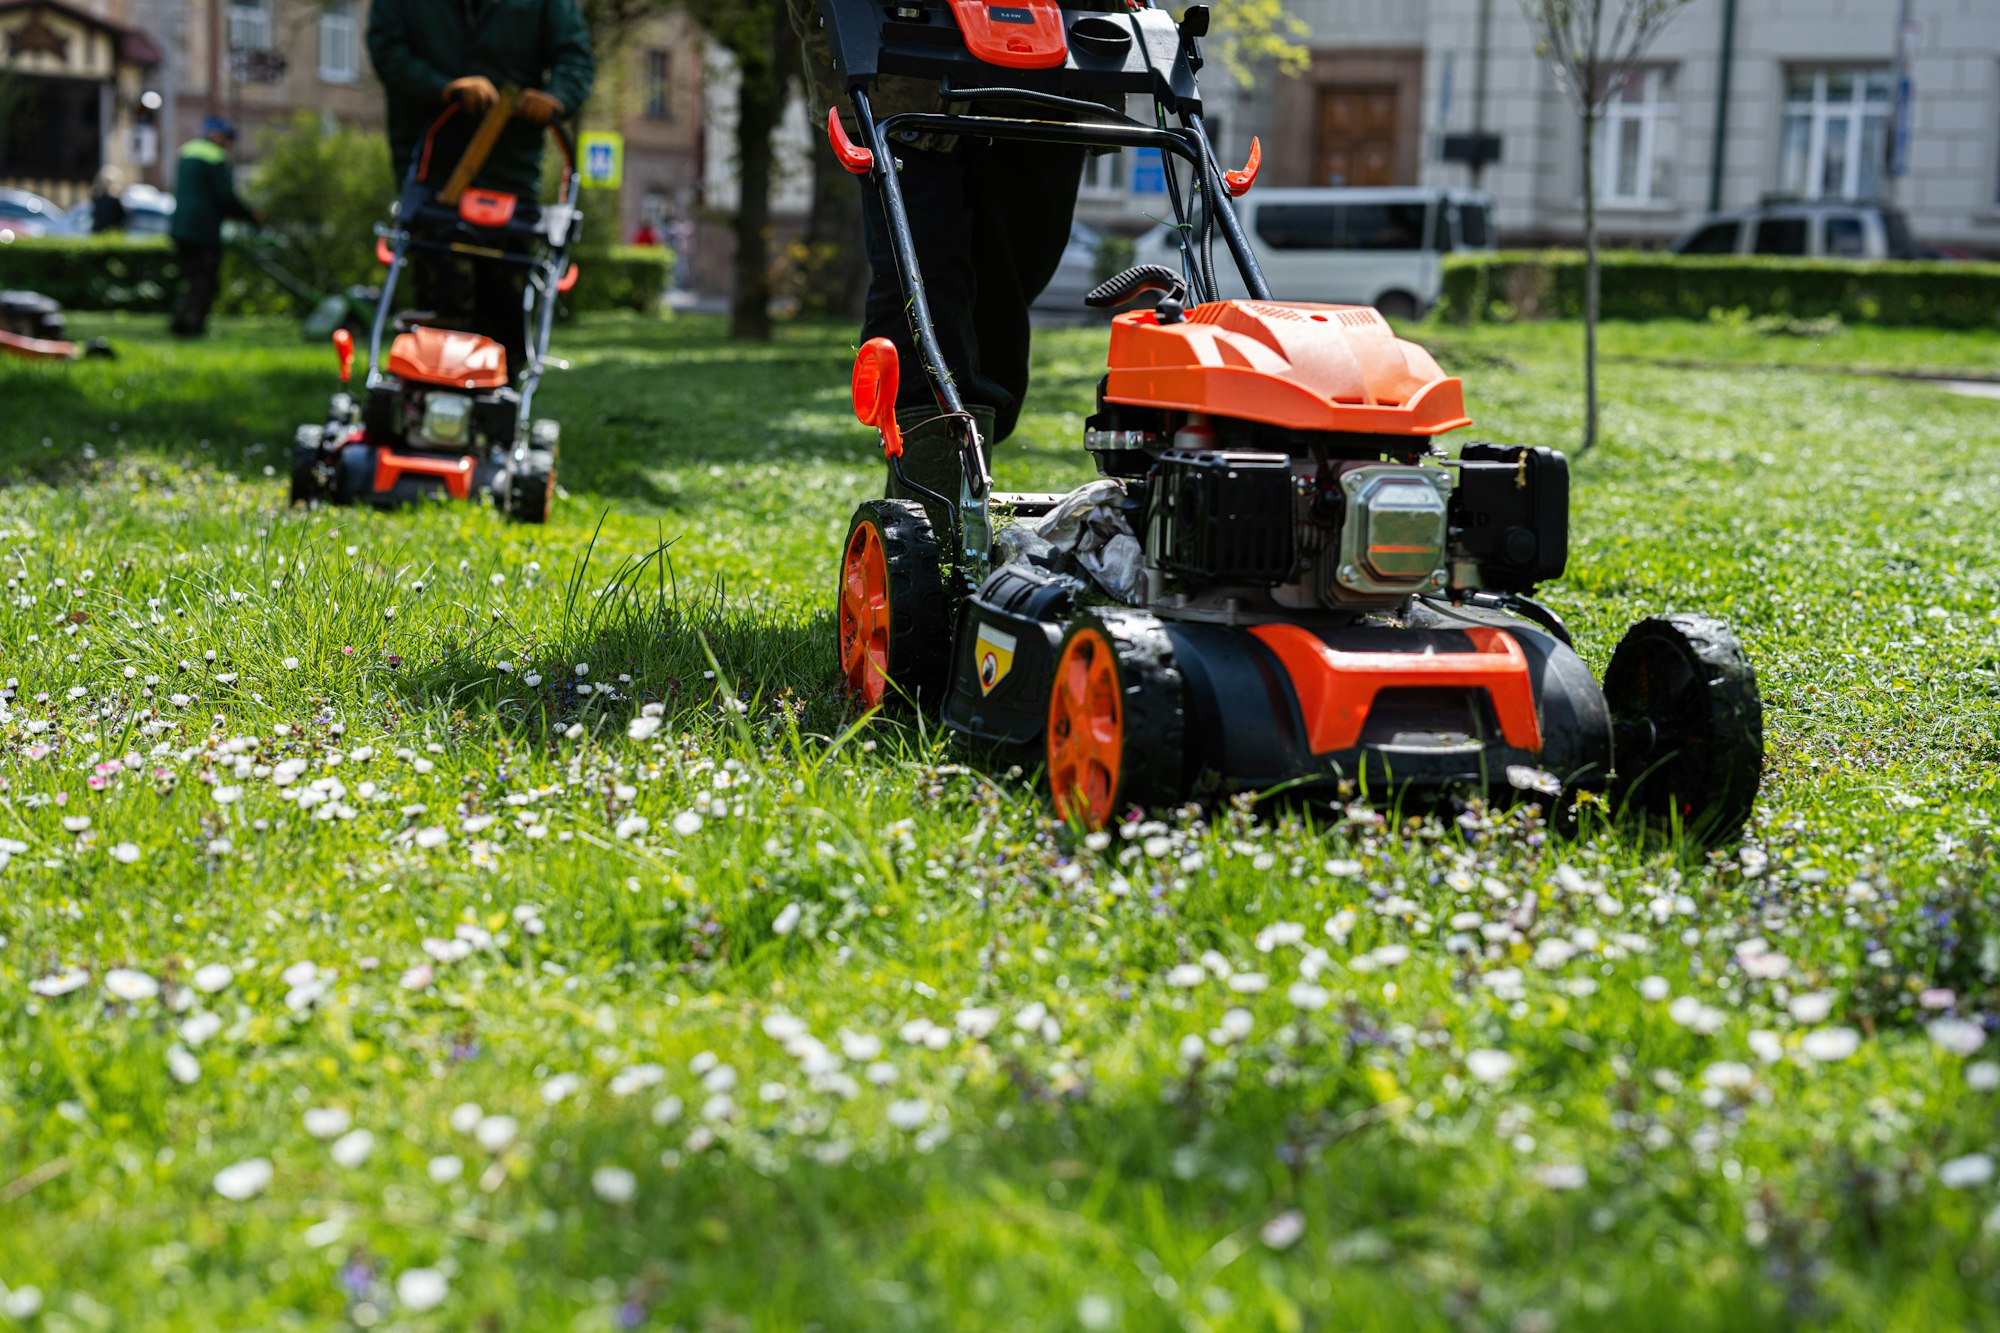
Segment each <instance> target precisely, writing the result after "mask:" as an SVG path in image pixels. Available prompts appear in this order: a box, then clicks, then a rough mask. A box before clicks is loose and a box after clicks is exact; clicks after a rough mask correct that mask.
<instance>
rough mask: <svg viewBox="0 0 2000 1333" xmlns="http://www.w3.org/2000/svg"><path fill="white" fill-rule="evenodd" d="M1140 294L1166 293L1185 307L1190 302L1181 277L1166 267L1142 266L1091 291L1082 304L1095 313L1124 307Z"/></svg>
mask: <svg viewBox="0 0 2000 1333" xmlns="http://www.w3.org/2000/svg"><path fill="white" fill-rule="evenodd" d="M1140 292H1165V293H1166V294H1167V295H1168V296H1171V297H1172V298H1173V299H1174V300H1176V301H1180V302H1183V303H1185V302H1186V300H1187V284H1186V283H1184V282H1182V281H1181V275H1180V274H1178V273H1176V272H1174V271H1173V270H1172V269H1170V268H1168V267H1167V266H1166V265H1165V264H1140V265H1138V266H1137V267H1136V268H1128V269H1126V270H1125V271H1124V272H1123V273H1120V274H1119V275H1118V276H1117V277H1115V278H1108V279H1106V280H1105V281H1103V282H1100V283H1098V284H1097V286H1095V287H1092V288H1091V289H1090V291H1089V292H1088V293H1086V294H1085V296H1084V298H1083V303H1084V304H1085V305H1087V306H1089V307H1090V308H1091V309H1093V310H1110V309H1113V308H1115V307H1117V306H1121V305H1124V304H1125V303H1126V302H1127V301H1129V300H1131V299H1132V298H1133V297H1135V296H1137V295H1138V294H1139V293H1140Z"/></svg>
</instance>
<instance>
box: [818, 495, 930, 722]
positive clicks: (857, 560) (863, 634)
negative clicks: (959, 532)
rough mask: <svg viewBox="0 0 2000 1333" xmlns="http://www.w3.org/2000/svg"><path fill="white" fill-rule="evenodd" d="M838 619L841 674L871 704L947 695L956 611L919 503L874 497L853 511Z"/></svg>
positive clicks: (851, 689)
mask: <svg viewBox="0 0 2000 1333" xmlns="http://www.w3.org/2000/svg"><path fill="white" fill-rule="evenodd" d="M838 595H839V601H838V604H837V607H836V617H837V621H838V628H839V634H840V640H839V645H838V647H839V652H840V673H841V675H842V677H843V678H844V679H845V681H846V683H847V689H848V691H849V693H851V694H853V695H854V696H855V698H857V699H858V700H860V702H861V703H863V704H865V705H867V706H868V707H870V708H879V707H882V706H883V705H884V704H887V703H890V702H891V701H893V700H894V699H896V698H898V697H900V698H902V699H903V700H905V701H907V702H914V703H917V704H919V705H928V704H932V703H935V702H937V701H938V700H939V699H941V698H943V697H944V687H945V678H946V675H947V673H948V672H949V670H950V666H951V612H950V608H949V605H948V603H947V602H946V600H945V592H944V576H943V570H942V564H941V562H940V560H939V557H938V543H937V535H936V533H935V531H934V530H933V529H932V528H931V521H930V518H929V517H928V516H927V515H926V514H925V513H924V507H923V506H922V505H920V504H918V503H917V502H916V501H914V500H869V501H866V502H865V503H863V504H862V505H861V506H860V508H858V509H856V510H855V511H854V518H853V520H852V521H851V522H850V523H849V524H848V527H847V542H846V544H845V545H844V546H842V547H841V554H840V588H839V594H838Z"/></svg>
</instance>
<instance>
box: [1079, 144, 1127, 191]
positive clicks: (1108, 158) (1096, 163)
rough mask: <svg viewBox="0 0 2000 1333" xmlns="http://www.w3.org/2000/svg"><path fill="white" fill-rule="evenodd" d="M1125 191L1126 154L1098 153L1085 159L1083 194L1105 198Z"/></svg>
mask: <svg viewBox="0 0 2000 1333" xmlns="http://www.w3.org/2000/svg"><path fill="white" fill-rule="evenodd" d="M1124 192H1125V154H1123V153H1098V154H1095V155H1093V156H1090V157H1086V158H1084V159H1083V189H1082V193H1083V194H1085V195H1091V196H1095V197H1097V198H1100V199H1103V198H1108V197H1110V196H1112V195H1118V194H1123V193H1124Z"/></svg>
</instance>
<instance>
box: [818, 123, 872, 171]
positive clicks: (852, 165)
mask: <svg viewBox="0 0 2000 1333" xmlns="http://www.w3.org/2000/svg"><path fill="white" fill-rule="evenodd" d="M826 141H827V142H828V143H830V144H832V145H833V155H834V156H835V157H837V158H839V159H840V165H841V166H843V167H846V168H847V169H848V170H849V171H851V172H853V173H854V174H855V175H857V176H866V175H867V174H868V173H869V172H871V171H873V170H874V169H875V154H874V153H872V152H870V151H869V150H868V149H866V148H863V147H862V146H861V145H860V144H858V143H856V142H854V140H852V139H850V138H848V137H847V127H846V126H845V125H843V124H841V123H840V111H839V109H838V108H836V107H828V108H827V109H826Z"/></svg>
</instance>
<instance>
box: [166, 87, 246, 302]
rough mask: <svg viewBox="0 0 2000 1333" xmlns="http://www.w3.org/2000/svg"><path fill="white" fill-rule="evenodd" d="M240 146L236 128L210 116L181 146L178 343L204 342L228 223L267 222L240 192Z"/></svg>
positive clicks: (172, 229)
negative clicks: (236, 165)
mask: <svg viewBox="0 0 2000 1333" xmlns="http://www.w3.org/2000/svg"><path fill="white" fill-rule="evenodd" d="M235 142H236V127H235V126H233V125H231V124H230V123H229V122H228V121H226V120H224V119H222V117H220V116H210V117H209V118H208V119H206V120H204V121H202V123H201V137H200V138H198V139H190V140H188V141H187V143H185V144H183V145H182V146H181V154H180V160H179V162H178V163H176V165H175V168H174V217H173V221H172V222H171V223H169V224H168V227H167V234H168V235H170V236H172V237H173V241H174V255H175V257H176V258H177V259H179V261H180V268H181V281H182V282H183V283H184V284H185V286H184V287H183V288H182V291H181V299H180V303H179V304H178V305H176V306H175V307H174V320H173V324H172V325H171V326H170V327H171V328H172V330H173V334H174V336H175V337H176V338H199V337H201V336H202V334H204V333H206V332H207V331H208V311H209V307H210V306H213V305H214V304H215V291H216V286H217V283H218V282H219V280H220V278H221V273H222V224H223V222H224V220H225V219H229V218H236V219H238V220H242V221H252V222H260V223H261V222H262V221H263V220H264V215H263V214H261V213H259V212H258V211H257V210H256V209H254V208H252V207H250V205H248V204H246V203H244V202H243V198H242V196H241V195H239V194H237V193H236V176H235V173H234V172H232V171H231V170H230V167H229V145H231V144H233V143H235Z"/></svg>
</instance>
